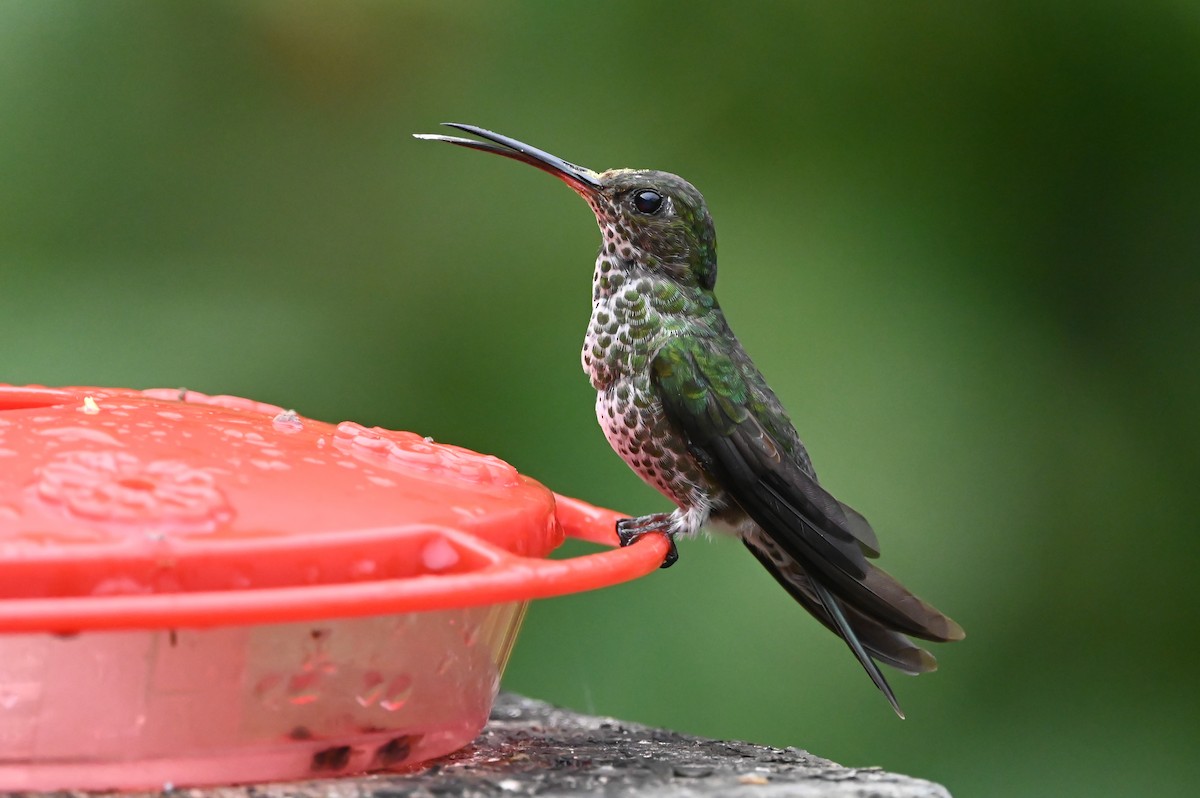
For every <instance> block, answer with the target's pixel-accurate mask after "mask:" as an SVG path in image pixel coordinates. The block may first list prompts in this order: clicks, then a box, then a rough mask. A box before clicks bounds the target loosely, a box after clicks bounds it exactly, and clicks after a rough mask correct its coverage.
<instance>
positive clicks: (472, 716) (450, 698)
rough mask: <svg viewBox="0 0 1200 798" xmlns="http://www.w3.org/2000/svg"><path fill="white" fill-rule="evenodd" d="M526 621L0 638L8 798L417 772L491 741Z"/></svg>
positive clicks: (499, 612)
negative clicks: (504, 679)
mask: <svg viewBox="0 0 1200 798" xmlns="http://www.w3.org/2000/svg"><path fill="white" fill-rule="evenodd" d="M524 608H525V604H524V603H510V604H503V605H493V606H488V607H472V608H464V609H455V610H443V611H439V612H427V613H409V614H405V615H401V616H390V617H373V618H370V617H369V618H351V619H344V620H336V621H319V622H313V623H289V624H275V625H269V626H258V627H225V628H217V629H207V630H179V631H171V630H160V631H92V632H83V633H80V634H77V635H72V636H55V635H48V634H13V635H3V636H0V707H3V709H4V711H3V712H2V713H0V790H53V789H62V788H66V787H71V788H75V789H113V788H120V789H137V788H162V787H163V786H164V785H168V784H169V785H173V786H184V785H203V784H230V783H239V782H251V781H262V780H290V779H305V778H319V777H324V776H331V775H336V774H341V773H352V772H360V771H365V770H379V769H389V768H402V767H411V766H412V765H414V764H416V763H419V762H421V761H423V760H426V759H429V758H432V757H437V756H441V755H444V754H447V753H450V752H451V751H454V750H456V749H458V748H460V747H462V746H463V745H466V744H467V743H468V742H470V741H471V740H472V739H473V738H474V737H475V735H477V734H478V733H479V730H480V729H482V728H483V725H484V724H485V723H486V721H487V715H488V711H489V709H490V707H491V705H492V701H493V700H494V698H495V695H496V691H497V689H498V687H499V683H500V674H501V672H502V671H503V668H504V664H505V661H506V660H507V658H508V654H509V651H510V650H511V647H512V643H513V640H514V638H515V635H516V630H517V627H518V626H519V624H520V621H521V618H522V615H523V613H524ZM51 685H52V687H51Z"/></svg>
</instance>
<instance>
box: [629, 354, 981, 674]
mask: <svg viewBox="0 0 1200 798" xmlns="http://www.w3.org/2000/svg"><path fill="white" fill-rule="evenodd" d="M734 347H735V349H734V350H733V351H730V349H729V347H728V345H727V344H722V343H721V342H718V341H714V340H713V339H711V338H707V337H698V336H676V337H674V338H671V339H669V340H668V341H667V343H666V344H665V345H664V346H663V347H662V348H661V349H660V350H659V352H658V353H657V355H656V356H655V358H654V361H653V364H652V369H651V382H652V384H653V385H654V386H655V388H656V391H657V394H658V398H659V400H660V401H661V403H662V406H663V411H664V413H665V414H666V415H667V417H668V419H669V420H670V421H671V422H672V423H674V424H675V425H676V427H677V428H678V429H679V431H680V432H681V433H682V434H683V435H685V436H686V439H687V441H688V445H689V450H690V451H691V452H692V454H693V456H695V457H696V459H697V460H698V461H699V462H700V464H701V466H702V467H703V468H705V469H706V470H707V471H708V472H709V473H710V474H711V475H712V476H713V477H714V479H715V481H717V482H718V483H719V484H720V485H721V486H722V488H723V489H724V490H725V491H726V493H727V494H728V495H729V497H730V498H732V499H733V500H734V501H735V502H736V503H737V504H738V505H739V506H740V507H741V509H742V510H743V511H745V513H746V514H747V515H749V516H750V518H751V519H753V520H754V521H755V522H756V523H757V525H758V526H759V527H760V528H761V529H762V531H763V533H764V534H765V535H766V536H767V537H769V539H770V542H771V544H772V545H773V547H774V548H775V549H776V550H777V551H778V552H782V553H784V554H786V555H787V557H788V558H790V559H791V560H793V561H794V562H795V563H796V565H797V567H798V568H799V569H800V570H801V572H802V573H803V574H804V575H805V576H806V577H807V579H808V582H809V585H808V586H806V590H803V591H801V592H803V593H805V594H806V595H807V598H808V600H801V604H804V605H805V606H806V607H811V605H812V604H813V601H812V598H814V597H815V598H816V599H817V600H818V601H820V602H821V604H822V605H823V606H824V607H825V609H826V610H827V613H826V614H825V615H824V616H823V615H821V614H818V615H817V617H818V618H819V619H823V620H826V621H833V622H834V625H835V626H836V627H837V629H836V631H838V632H839V634H841V635H842V637H844V638H846V642H847V643H848V644H849V645H850V646H851V648H852V649H855V653H856V655H857V654H859V653H860V651H861V648H860V644H859V642H858V640H857V639H856V638H855V634H854V629H853V628H852V626H853V624H852V623H851V621H850V617H853V618H857V617H860V616H861V617H865V618H866V619H869V620H870V621H871V622H872V623H874V624H875V625H877V626H879V627H881V628H883V629H886V630H891V631H893V632H897V633H900V634H911V635H913V636H914V637H920V638H922V639H925V640H935V641H947V640H957V639H960V638H961V637H963V631H962V629H961V628H960V627H959V626H958V624H956V623H954V621H952V620H951V619H950V618H948V617H946V616H945V615H943V614H942V613H941V612H939V611H938V610H937V609H935V608H934V607H932V606H930V605H929V604H927V603H925V602H924V601H922V600H921V599H919V598H917V597H916V596H914V595H913V594H912V593H911V592H909V591H908V590H907V589H906V588H905V587H904V586H903V585H901V584H900V583H899V582H897V581H896V580H895V579H894V578H892V577H891V576H890V575H888V574H887V573H886V572H885V571H883V570H881V569H880V568H877V567H875V566H874V565H872V564H871V563H869V562H867V559H866V554H865V553H864V550H863V549H864V547H863V545H862V540H861V537H862V536H863V535H864V533H863V531H862V529H861V527H862V526H866V521H865V520H864V519H863V518H862V516H860V515H858V514H857V513H853V514H852V515H851V514H847V513H846V512H845V505H843V504H841V503H840V502H838V501H837V500H836V499H834V498H833V497H832V496H831V495H830V494H829V493H828V492H826V491H825V490H824V489H823V488H821V487H820V486H819V485H818V484H817V481H816V478H815V476H814V475H813V473H812V471H811V467H810V466H809V465H808V463H807V457H806V456H805V455H804V454H803V450H802V448H801V447H800V446H799V439H798V437H797V436H796V434H795V430H794V428H793V427H792V426H791V422H790V421H789V420H788V419H787V416H786V414H785V413H783V411H782V408H781V407H779V406H778V401H777V400H776V399H775V397H774V395H773V394H771V393H770V391H769V389H768V388H767V387H766V384H765V382H764V381H763V379H762V377H761V375H759V374H758V372H757V370H756V369H755V368H754V366H753V364H752V363H750V360H749V358H748V357H747V356H746V355H745V353H744V352H742V351H741V349H740V346H738V345H737V344H736V343H735V344H734ZM868 528H869V527H868ZM870 539H871V540H872V542H874V534H873V533H872V534H871V535H870ZM752 548H753V547H752ZM760 548H761V547H760ZM867 548H868V549H874V550H875V551H877V550H878V546H877V545H873V546H869V547H867ZM756 554H757V551H756ZM761 559H762V558H761V557H760V560H761ZM769 570H772V573H774V574H775V575H776V578H780V573H781V571H780V570H779V569H777V568H776V569H771V568H769ZM780 581H781V582H785V587H787V588H788V589H789V590H792V587H791V586H789V585H788V584H787V582H786V580H785V579H780ZM793 595H795V594H794V593H793ZM839 605H846V609H848V610H853V611H854V612H853V613H852V614H851V615H850V616H849V617H847V614H846V613H844V612H843V609H842V607H841V606H839ZM865 658H866V657H865V655H862V656H860V657H859V659H860V660H862V659H865ZM863 664H864V667H867V669H868V672H870V671H871V669H872V668H873V664H869V660H867V662H864V663H863ZM872 678H874V674H872Z"/></svg>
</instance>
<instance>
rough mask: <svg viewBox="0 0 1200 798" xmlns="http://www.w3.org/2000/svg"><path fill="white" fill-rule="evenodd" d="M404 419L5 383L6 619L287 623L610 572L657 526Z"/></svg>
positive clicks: (662, 547)
mask: <svg viewBox="0 0 1200 798" xmlns="http://www.w3.org/2000/svg"><path fill="white" fill-rule="evenodd" d="M619 517H620V516H619V515H617V514H616V513H613V512H611V511H608V510H600V509H597V508H594V507H591V506H589V505H586V504H584V503H583V502H579V501H577V500H574V499H568V498H565V497H561V496H555V495H554V494H552V493H551V492H550V491H549V490H547V489H546V488H545V487H543V486H542V485H540V484H539V483H537V482H535V481H534V480H532V479H529V478H528V477H524V476H521V475H520V474H518V473H517V471H516V469H514V468H513V467H512V466H510V465H509V464H508V463H505V462H504V461H502V460H500V459H498V458H496V457H491V456H487V455H481V454H478V453H475V452H472V451H469V450H466V449H462V448H459V447H457V446H449V445H446V444H439V443H434V442H433V441H431V440H428V439H426V438H422V437H421V436H419V435H416V434H414V433H411V432H392V431H388V430H383V429H379V428H375V429H367V428H365V427H362V426H360V425H358V424H355V423H353V422H343V423H341V424H338V425H336V426H335V425H332V424H327V423H324V422H320V421H313V420H311V419H306V418H302V417H300V416H298V415H296V414H295V413H293V412H291V411H285V410H283V409H282V408H279V407H275V406H273V405H267V404H262V403H259V402H253V401H250V400H247V399H240V398H237V397H230V396H205V395H204V394H199V393H196V392H192V391H186V392H185V391H177V390H167V389H160V390H148V391H133V390H127V389H119V388H64V389H49V388H40V387H16V386H4V385H0V631H37V630H41V631H74V630H81V629H94V628H163V627H176V626H217V625H228V624H246V623H263V622H282V621H290V620H302V619H303V620H307V619H316V618H331V617H348V616H360V615H374V614H380V613H392V612H409V611H421V610H434V609H445V608H449V607H458V606H470V605H478V604H491V603H498V602H506V601H520V600H528V599H532V598H541V597H546V596H553V595H560V594H564V593H571V592H577V591H581V590H589V589H593V588H597V587H604V586H606V585H610V584H615V583H618V582H621V581H626V580H628V579H632V578H635V577H637V576H641V575H643V574H646V573H648V572H650V571H652V570H654V569H655V568H657V567H658V565H659V564H660V563H661V562H662V559H663V557H664V556H665V554H666V546H667V544H666V541H665V540H664V539H663V538H662V537H660V536H657V535H653V536H647V537H646V538H644V539H643V540H642V541H639V542H638V543H637V544H635V545H633V546H630V547H627V548H623V549H612V550H608V551H604V552H601V553H598V554H591V555H587V556H584V557H577V558H574V559H571V560H546V559H544V558H545V557H546V555H548V554H549V553H550V552H551V551H552V550H553V549H554V548H555V547H557V546H558V545H559V544H560V543H561V542H562V539H563V535H564V533H565V534H568V535H571V536H574V537H578V538H581V539H585V540H590V541H593V542H597V543H605V544H608V545H614V544H615V543H616V535H615V532H614V524H615V521H616V520H617V519H618V518H619Z"/></svg>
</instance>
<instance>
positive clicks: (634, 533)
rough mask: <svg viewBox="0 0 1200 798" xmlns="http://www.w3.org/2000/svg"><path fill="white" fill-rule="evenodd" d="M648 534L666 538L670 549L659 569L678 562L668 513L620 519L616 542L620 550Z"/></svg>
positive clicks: (677, 551)
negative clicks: (659, 533) (658, 533)
mask: <svg viewBox="0 0 1200 798" xmlns="http://www.w3.org/2000/svg"><path fill="white" fill-rule="evenodd" d="M650 532H661V533H663V534H664V535H666V536H667V541H668V542H669V543H670V548H668V549H667V556H666V557H664V558H663V564H662V565H661V566H659V567H660V568H670V567H671V566H672V565H674V564H675V563H676V562H678V561H679V549H678V548H676V546H675V536H674V534H672V532H671V515H670V513H653V514H651V515H643V516H640V517H638V518H622V519H621V520H620V521H618V522H617V540H619V541H621V546H622V548H623V547H625V546H628V545H630V544H632V543H634V542H636V541H638V540H640V539H641V537H642V535H645V534H648V533H650Z"/></svg>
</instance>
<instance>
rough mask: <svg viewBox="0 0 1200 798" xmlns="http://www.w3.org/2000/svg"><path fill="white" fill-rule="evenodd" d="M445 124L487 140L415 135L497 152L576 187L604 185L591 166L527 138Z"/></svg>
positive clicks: (593, 188) (589, 188)
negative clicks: (546, 149) (551, 151)
mask: <svg viewBox="0 0 1200 798" xmlns="http://www.w3.org/2000/svg"><path fill="white" fill-rule="evenodd" d="M442 124H443V125H445V126H446V127H452V128H455V129H456V130H461V131H463V132H466V133H471V134H473V135H476V136H479V138H481V139H486V141H475V140H473V139H460V138H458V137H457V136H439V135H437V134H436V133H414V134H413V138H417V139H427V140H429V141H445V142H448V143H450V144H457V145H458V146H460V147H469V148H471V149H473V150H481V151H483V152H494V153H496V154H497V155H503V156H504V157H505V158H512V159H513V160H514V161H520V162H522V163H527V164H529V165H531V166H536V167H537V168H538V169H541V170H542V171H544V172H549V173H550V174H552V175H554V176H555V177H558V178H561V179H562V180H565V181H567V183H569V184H570V185H571V187H572V188H575V189H576V190H580V189H582V190H591V191H595V190H596V189H598V188H600V177H599V175H597V174H596V173H595V172H593V171H592V170H591V169H585V168H584V167H582V166H576V165H575V164H573V163H569V162H567V161H564V160H563V159H562V158H559V157H558V156H556V155H551V154H550V153H548V152H545V151H544V150H539V149H538V148H537V147H530V146H529V145H528V144H525V143H524V142H521V141H517V140H516V139H510V138H509V137H508V136H502V135H500V134H499V133H493V132H492V131H490V130H484V129H483V128H481V127H476V126H475V125H463V124H460V123H458V122H443V123H442Z"/></svg>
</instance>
